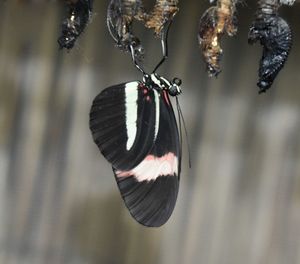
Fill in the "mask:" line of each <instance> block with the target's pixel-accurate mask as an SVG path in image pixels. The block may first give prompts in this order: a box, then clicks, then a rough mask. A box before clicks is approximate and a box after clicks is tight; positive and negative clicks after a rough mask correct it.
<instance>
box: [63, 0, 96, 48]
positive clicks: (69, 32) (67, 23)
mask: <svg viewBox="0 0 300 264" xmlns="http://www.w3.org/2000/svg"><path fill="white" fill-rule="evenodd" d="M66 2H67V5H68V15H67V17H66V18H65V19H64V20H63V22H62V31H61V36H60V37H59V38H58V40H57V41H58V44H59V46H60V48H61V49H62V48H66V49H72V48H73V47H74V44H75V42H76V40H77V39H78V37H79V36H80V34H81V33H82V32H83V31H84V29H85V27H86V26H87V24H88V22H89V20H90V18H91V15H92V0H67V1H66Z"/></svg>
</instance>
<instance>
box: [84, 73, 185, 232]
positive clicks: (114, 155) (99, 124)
mask: <svg viewBox="0 0 300 264" xmlns="http://www.w3.org/2000/svg"><path fill="white" fill-rule="evenodd" d="M180 84H181V81H180V80H179V79H176V78H175V79H174V80H173V81H168V80H167V79H165V78H163V77H161V76H159V75H157V74H156V73H153V74H151V75H148V74H145V75H144V78H143V81H133V82H128V83H123V84H119V85H115V86H111V87H109V88H107V89H105V90H103V91H102V92H101V93H100V94H99V95H98V96H97V97H96V98H95V100H94V102H93V105H92V108H91V112H90V129H91V132H92V135H93V139H94V141H95V143H96V144H97V146H98V148H99V150H100V152H101V153H102V154H103V156H104V157H105V158H106V159H107V161H108V162H110V163H111V165H112V167H113V171H114V174H115V178H116V181H117V184H118V187H119V190H120V193H121V196H122V198H123V200H124V202H125V204H126V206H127V208H128V209H129V211H130V213H131V215H132V216H133V217H134V218H135V219H136V220H137V221H138V222H139V223H141V224H143V225H145V226H153V227H158V226H161V225H162V224H164V223H165V222H166V221H167V220H168V219H169V217H170V215H171V213H172V212H173V209H174V206H175V203H176V198H177V194H178V186H179V175H180V164H181V146H180V140H179V133H178V128H177V123H176V118H175V115H174V111H173V108H172V104H171V100H170V97H169V95H171V96H177V95H178V94H180V93H181V90H180Z"/></svg>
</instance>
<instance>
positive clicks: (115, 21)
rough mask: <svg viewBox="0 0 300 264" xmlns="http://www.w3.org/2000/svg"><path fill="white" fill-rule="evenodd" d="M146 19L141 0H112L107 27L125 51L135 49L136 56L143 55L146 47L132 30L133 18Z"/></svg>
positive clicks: (119, 46) (120, 47)
mask: <svg viewBox="0 0 300 264" xmlns="http://www.w3.org/2000/svg"><path fill="white" fill-rule="evenodd" d="M134 19H137V20H143V19H144V8H143V4H142V1H141V0H111V1H110V4H109V6H108V10H107V27H108V30H109V32H110V35H111V36H112V38H113V39H114V41H115V43H116V45H117V47H118V48H119V49H121V50H123V51H128V52H129V51H131V48H132V49H133V50H134V56H135V57H136V58H138V59H141V58H142V57H143V53H144V49H143V47H142V45H141V42H140V40H139V39H138V38H137V37H136V36H135V35H134V33H133V31H132V23H133V20H134Z"/></svg>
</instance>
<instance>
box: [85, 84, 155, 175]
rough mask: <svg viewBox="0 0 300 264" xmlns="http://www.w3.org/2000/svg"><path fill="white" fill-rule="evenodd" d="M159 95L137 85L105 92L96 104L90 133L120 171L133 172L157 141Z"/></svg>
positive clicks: (128, 85)
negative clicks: (131, 170) (156, 98)
mask: <svg viewBox="0 0 300 264" xmlns="http://www.w3.org/2000/svg"><path fill="white" fill-rule="evenodd" d="M155 96H156V97H157V95H156V94H154V91H153V90H152V89H148V88H147V87H145V86H144V85H143V83H141V82H138V81H135V82H129V83H123V84H119V85H115V86H112V87H109V88H107V89H105V90H103V91H102V92H101V93H100V94H99V95H98V96H97V97H96V98H95V99H94V101H93V105H92V108H91V112H90V129H91V132H92V135H93V139H94V141H95V143H96V144H97V146H98V147H99V150H100V151H101V153H102V154H103V156H104V157H105V158H106V159H107V160H108V161H109V162H110V163H111V164H112V166H113V167H114V168H115V169H118V170H130V169H132V168H134V167H135V166H136V165H138V164H139V163H140V162H141V161H142V160H143V159H144V158H145V156H146V155H147V154H148V153H149V151H150V150H151V148H152V146H153V144H154V140H155V133H157V132H156V129H155V125H156V123H158V122H157V121H156V119H157V118H158V117H157V118H156V108H158V107H159V106H157V105H156V104H157V103H159V102H158V100H155Z"/></svg>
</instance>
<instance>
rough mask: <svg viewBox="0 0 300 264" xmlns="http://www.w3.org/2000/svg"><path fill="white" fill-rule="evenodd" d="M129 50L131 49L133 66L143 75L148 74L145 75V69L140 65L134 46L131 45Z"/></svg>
mask: <svg viewBox="0 0 300 264" xmlns="http://www.w3.org/2000/svg"><path fill="white" fill-rule="evenodd" d="M129 49H130V53H131V59H132V62H133V64H134V65H135V67H136V68H137V69H138V70H139V71H140V72H142V73H143V75H145V74H146V73H145V71H144V69H143V68H142V66H141V65H139V63H138V59H137V58H136V57H137V55H136V50H135V47H134V46H133V45H132V44H130V46H129Z"/></svg>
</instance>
